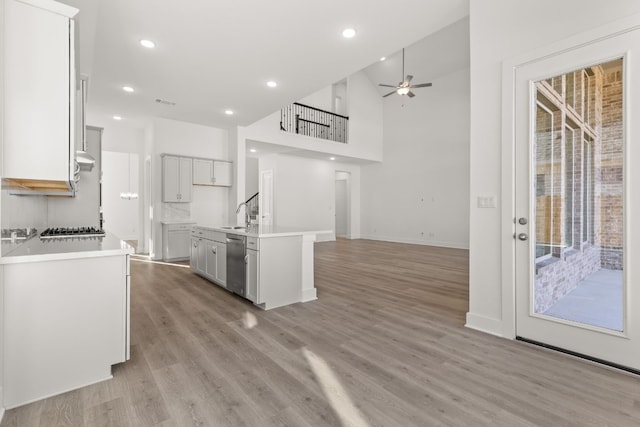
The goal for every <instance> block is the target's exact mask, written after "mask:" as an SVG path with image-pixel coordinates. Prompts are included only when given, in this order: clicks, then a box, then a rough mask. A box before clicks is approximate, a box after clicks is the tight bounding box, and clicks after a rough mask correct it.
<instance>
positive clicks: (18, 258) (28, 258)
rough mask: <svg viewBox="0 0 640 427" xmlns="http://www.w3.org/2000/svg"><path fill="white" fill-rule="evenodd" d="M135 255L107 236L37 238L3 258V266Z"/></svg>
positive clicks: (121, 243) (122, 242)
mask: <svg viewBox="0 0 640 427" xmlns="http://www.w3.org/2000/svg"><path fill="white" fill-rule="evenodd" d="M133 252H134V250H133V247H131V246H130V245H129V244H127V243H126V242H125V241H124V240H120V238H118V237H116V236H114V235H113V234H111V233H108V232H107V235H106V236H105V237H73V238H65V239H45V240H42V239H40V237H38V236H36V237H33V238H31V239H29V240H27V241H25V242H24V243H22V244H20V245H17V246H16V248H15V249H12V250H11V251H9V252H8V253H6V254H5V255H3V256H2V258H0V264H14V263H21V262H40V261H53V260H61V259H73V258H91V257H101V256H110V255H126V254H132V253H133Z"/></svg>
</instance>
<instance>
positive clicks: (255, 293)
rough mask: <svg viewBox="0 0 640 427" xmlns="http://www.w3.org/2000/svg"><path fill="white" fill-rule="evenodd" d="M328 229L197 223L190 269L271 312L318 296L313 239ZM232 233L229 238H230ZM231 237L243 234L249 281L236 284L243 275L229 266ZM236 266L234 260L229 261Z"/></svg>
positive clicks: (194, 228)
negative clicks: (242, 285) (238, 286)
mask: <svg viewBox="0 0 640 427" xmlns="http://www.w3.org/2000/svg"><path fill="white" fill-rule="evenodd" d="M322 233H331V231H330V230H308V229H300V228H295V227H283V226H274V225H269V226H265V225H252V226H250V227H249V228H245V227H242V226H215V225H197V226H195V227H193V231H192V242H191V268H192V270H193V271H194V272H195V273H197V274H199V275H201V276H203V277H205V278H206V279H208V280H210V281H212V282H213V283H216V284H217V285H219V286H222V287H224V288H226V289H228V290H231V291H233V292H236V293H238V294H239V295H241V296H243V297H244V298H246V299H248V300H250V301H251V302H253V303H254V304H255V305H256V306H258V307H260V308H262V309H264V310H269V309H272V308H276V307H281V306H284V305H288V304H293V303H296V302H307V301H313V300H315V299H317V294H316V288H315V286H314V279H313V243H314V242H315V241H316V236H317V235H318V234H322ZM228 235H229V236H228ZM232 236H239V237H241V238H244V241H245V242H246V243H245V245H246V246H245V249H246V252H245V253H244V263H245V268H244V277H243V278H242V279H244V280H241V282H243V283H244V284H245V285H244V287H243V288H241V289H240V290H238V288H237V287H234V286H232V284H234V283H238V280H237V279H238V277H234V275H238V274H239V275H242V274H241V273H242V272H240V273H238V271H237V270H233V271H228V270H227V257H230V256H231V255H230V253H229V251H228V248H227V242H231V241H234V239H233V237H232ZM231 265H233V264H231Z"/></svg>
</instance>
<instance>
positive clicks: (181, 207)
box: [162, 203, 191, 219]
mask: <svg viewBox="0 0 640 427" xmlns="http://www.w3.org/2000/svg"><path fill="white" fill-rule="evenodd" d="M162 208H163V209H162V210H163V214H162V216H163V218H162V219H191V203H163V206H162Z"/></svg>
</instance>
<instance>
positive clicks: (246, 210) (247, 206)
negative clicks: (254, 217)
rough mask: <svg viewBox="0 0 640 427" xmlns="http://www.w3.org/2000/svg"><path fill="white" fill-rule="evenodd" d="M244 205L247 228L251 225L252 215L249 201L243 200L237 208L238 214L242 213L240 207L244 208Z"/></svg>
mask: <svg viewBox="0 0 640 427" xmlns="http://www.w3.org/2000/svg"><path fill="white" fill-rule="evenodd" d="M242 205H244V221H245V225H246V226H247V228H249V227H250V226H251V215H250V212H249V205H248V204H247V202H242V203H240V204H239V205H238V209H236V214H238V213H240V209H241V208H242Z"/></svg>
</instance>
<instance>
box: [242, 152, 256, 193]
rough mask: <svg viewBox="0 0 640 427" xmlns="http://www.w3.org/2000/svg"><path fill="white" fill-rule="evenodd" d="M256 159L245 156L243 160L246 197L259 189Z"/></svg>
mask: <svg viewBox="0 0 640 427" xmlns="http://www.w3.org/2000/svg"><path fill="white" fill-rule="evenodd" d="M258 167H259V165H258V159H257V158H251V157H247V159H246V162H245V168H246V172H245V192H244V194H245V195H246V198H247V199H248V198H249V197H251V196H253V195H254V194H256V193H257V192H258V191H259V188H258V187H259V181H260V177H259V176H258Z"/></svg>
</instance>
